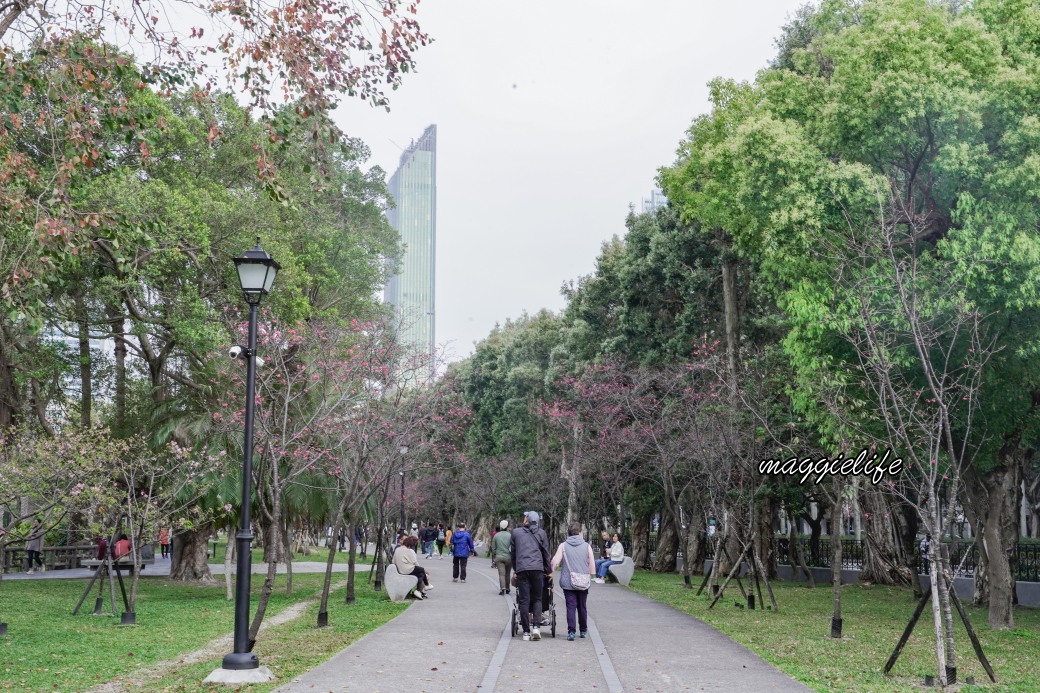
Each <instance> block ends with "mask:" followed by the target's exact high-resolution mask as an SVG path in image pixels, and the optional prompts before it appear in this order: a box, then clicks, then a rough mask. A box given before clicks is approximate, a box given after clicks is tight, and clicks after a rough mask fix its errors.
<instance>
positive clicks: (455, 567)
mask: <svg viewBox="0 0 1040 693" xmlns="http://www.w3.org/2000/svg"><path fill="white" fill-rule="evenodd" d="M476 555H477V552H476V550H475V549H474V547H473V537H471V536H470V535H469V532H467V531H466V523H464V522H460V523H459V524H458V528H457V529H456V530H455V531H454V532H453V533H452V535H451V556H452V561H451V578H452V579H451V581H452V582H465V581H466V563H467V562H469V557H470V556H476Z"/></svg>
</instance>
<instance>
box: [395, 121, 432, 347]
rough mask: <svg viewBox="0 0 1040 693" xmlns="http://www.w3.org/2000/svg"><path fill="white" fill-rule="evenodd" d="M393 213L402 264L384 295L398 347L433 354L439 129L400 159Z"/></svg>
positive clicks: (426, 133)
mask: <svg viewBox="0 0 1040 693" xmlns="http://www.w3.org/2000/svg"><path fill="white" fill-rule="evenodd" d="M389 187H390V195H391V196H392V197H393V200H394V204H395V205H396V206H395V207H394V208H393V209H390V210H389V211H388V212H387V219H388V220H389V222H390V225H391V226H393V227H394V228H395V229H397V232H398V233H399V234H400V235H401V244H402V245H403V246H404V258H403V259H402V261H401V266H400V270H399V272H398V273H397V274H396V275H395V276H393V277H391V279H390V281H389V282H388V283H387V285H386V287H385V289H384V291H383V300H384V301H386V302H387V303H391V304H393V305H394V312H395V314H396V315H397V320H398V324H399V325H400V341H401V343H402V344H404V345H406V346H407V347H408V348H410V349H413V350H418V351H422V352H427V353H432V352H433V349H434V294H433V289H434V267H435V261H436V256H437V253H436V250H437V126H436V125H431V126H429V127H428V128H426V130H424V131H423V134H422V137H420V138H419V139H418V140H417V141H414V142H412V144H411V145H410V146H409V147H408V149H406V150H405V151H404V153H402V154H401V163H400V164H399V165H398V167H397V171H396V172H395V173H394V175H393V176H391V178H390V186H389Z"/></svg>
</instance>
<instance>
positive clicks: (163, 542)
mask: <svg viewBox="0 0 1040 693" xmlns="http://www.w3.org/2000/svg"><path fill="white" fill-rule="evenodd" d="M159 548H160V549H161V550H162V557H163V558H169V556H170V530H169V529H167V528H166V527H163V528H162V529H160V530H159Z"/></svg>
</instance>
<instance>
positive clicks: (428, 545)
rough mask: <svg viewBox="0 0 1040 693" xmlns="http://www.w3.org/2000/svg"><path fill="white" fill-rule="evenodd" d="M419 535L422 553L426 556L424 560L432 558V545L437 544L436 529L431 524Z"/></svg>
mask: <svg viewBox="0 0 1040 693" xmlns="http://www.w3.org/2000/svg"><path fill="white" fill-rule="evenodd" d="M420 535H421V536H420V537H419V539H421V540H422V552H423V553H424V554H426V558H433V545H434V544H435V543H436V542H437V528H436V527H435V526H434V524H433V523H432V522H431V523H430V524H429V525H427V526H426V527H425V528H424V529H423V531H422V532H421V533H420Z"/></svg>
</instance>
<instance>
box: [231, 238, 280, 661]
mask: <svg viewBox="0 0 1040 693" xmlns="http://www.w3.org/2000/svg"><path fill="white" fill-rule="evenodd" d="M234 260H235V269H237V270H238V281H239V282H240V283H241V284H242V293H243V294H244V295H245V298H246V303H248V304H249V343H248V345H247V346H246V348H245V349H244V350H242V351H241V356H240V357H241V358H244V359H245V361H246V421H245V433H244V443H243V446H242V512H241V513H240V515H239V523H238V533H237V534H235V551H236V553H237V554H238V568H237V570H238V573H237V575H236V576H235V651H234V652H232V653H231V654H228V655H224V661H223V663H222V664H221V667H222V668H224V669H231V670H240V669H256V668H258V667H259V666H260V659H259V658H258V657H257V656H256V655H255V654H253V653H252V652H250V650H251V649H252V648H251V647H250V643H249V578H250V573H251V569H252V544H253V531H252V523H251V522H250V517H249V511H250V506H251V503H252V502H251V500H250V492H251V491H252V485H253V409H254V400H255V399H256V311H257V309H258V308H259V307H260V299H262V298H263V297H264V296H266V295H267V294H269V293H270V292H271V287H272V286H273V285H274V278H275V276H276V275H277V274H278V270H280V269H281V268H282V266H281V265H279V264H278V263H277V262H275V260H274V258H273V257H271V256H270V255H268V254H267V253H266V252H265V251H264V249H263V248H261V247H260V237H259V236H257V238H256V247H255V248H253V249H251V250H247V251H246V252H244V253H242V254H241V255H239V256H238V257H236V258H234Z"/></svg>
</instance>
